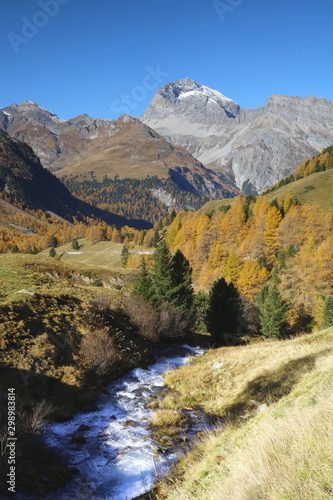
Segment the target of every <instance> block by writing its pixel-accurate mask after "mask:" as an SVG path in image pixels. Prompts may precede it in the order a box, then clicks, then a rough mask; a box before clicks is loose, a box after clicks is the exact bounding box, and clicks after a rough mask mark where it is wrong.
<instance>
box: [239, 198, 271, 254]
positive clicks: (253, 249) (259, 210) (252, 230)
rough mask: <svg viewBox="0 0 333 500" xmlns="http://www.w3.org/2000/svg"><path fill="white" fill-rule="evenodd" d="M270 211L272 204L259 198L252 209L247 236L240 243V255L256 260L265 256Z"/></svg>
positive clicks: (265, 199)
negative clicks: (267, 221)
mask: <svg viewBox="0 0 333 500" xmlns="http://www.w3.org/2000/svg"><path fill="white" fill-rule="evenodd" d="M269 209H270V204H269V202H268V200H267V198H266V197H265V196H258V198H257V200H256V203H255V204H254V206H253V209H252V212H253V217H252V220H251V222H250V224H249V225H248V228H247V234H246V235H245V237H244V239H243V241H242V242H241V243H240V248H239V253H240V255H241V256H243V257H246V258H249V257H251V258H253V259H256V258H258V257H262V256H263V255H264V250H265V240H264V230H265V225H266V216H267V213H268V211H269Z"/></svg>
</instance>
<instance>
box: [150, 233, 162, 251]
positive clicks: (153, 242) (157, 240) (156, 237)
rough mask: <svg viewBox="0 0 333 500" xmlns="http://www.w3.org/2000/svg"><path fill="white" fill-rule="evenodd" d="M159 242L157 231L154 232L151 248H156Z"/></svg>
mask: <svg viewBox="0 0 333 500" xmlns="http://www.w3.org/2000/svg"><path fill="white" fill-rule="evenodd" d="M159 240H160V235H159V232H158V231H155V233H154V238H153V241H152V244H151V246H153V247H156V248H157V246H158V242H159Z"/></svg>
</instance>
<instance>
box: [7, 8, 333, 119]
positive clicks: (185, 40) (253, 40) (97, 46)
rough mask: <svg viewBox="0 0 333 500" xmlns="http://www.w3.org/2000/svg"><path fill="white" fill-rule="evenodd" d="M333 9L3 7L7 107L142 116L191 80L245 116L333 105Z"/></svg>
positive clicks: (64, 115)
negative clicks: (279, 100)
mask: <svg viewBox="0 0 333 500" xmlns="http://www.w3.org/2000/svg"><path fill="white" fill-rule="evenodd" d="M332 18H333V2H332V1H331V0H316V2H314V1H313V0H293V1H290V0H288V1H287V0H279V1H277V0H208V1H206V0H144V1H141V2H139V1H137V0H127V1H126V2H124V1H113V0H94V1H93V0H1V27H0V39H1V52H0V64H1V66H0V67H1V76H0V96H1V99H0V107H5V106H7V105H9V104H11V103H13V102H16V103H20V102H22V101H24V100H28V99H29V100H31V101H34V102H37V103H39V104H40V105H41V106H43V107H45V108H47V109H49V110H51V111H53V112H55V113H56V114H58V116H60V117H61V118H70V117H74V116H76V115H78V114H82V113H87V114H89V115H90V116H92V117H93V118H97V117H104V118H107V119H112V118H117V117H118V116H119V115H120V114H122V113H123V112H127V113H128V114H130V115H132V116H139V115H140V114H141V113H142V112H143V111H144V110H145V108H146V107H147V105H148V104H149V102H150V100H151V98H152V97H153V95H154V92H155V90H156V89H157V88H158V87H160V86H162V85H164V84H165V83H167V82H170V81H175V80H178V79H181V78H185V77H190V78H192V79H194V80H196V81H198V82H199V83H202V84H204V85H208V86H210V87H212V88H215V89H217V90H219V91H220V92H222V93H223V94H224V95H226V96H227V97H230V98H232V99H234V100H235V101H236V102H238V103H239V104H240V105H241V106H242V107H244V108H249V107H252V108H255V107H258V106H262V105H264V103H265V101H266V99H267V98H268V97H269V96H270V95H271V94H288V95H298V96H301V97H304V96H306V95H314V96H316V97H320V96H322V97H325V98H327V99H330V100H333V85H332V80H333V78H332V76H333V69H332V54H333V35H332Z"/></svg>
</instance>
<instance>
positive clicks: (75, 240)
mask: <svg viewBox="0 0 333 500" xmlns="http://www.w3.org/2000/svg"><path fill="white" fill-rule="evenodd" d="M72 248H73V250H80V245H79V242H78V241H77V239H75V238H74V240H73V241H72Z"/></svg>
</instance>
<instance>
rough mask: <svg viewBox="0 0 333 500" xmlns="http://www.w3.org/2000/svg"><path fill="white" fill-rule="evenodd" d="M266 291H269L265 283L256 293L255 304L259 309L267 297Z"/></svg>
mask: <svg viewBox="0 0 333 500" xmlns="http://www.w3.org/2000/svg"><path fill="white" fill-rule="evenodd" d="M268 292H269V288H268V286H267V285H265V286H264V287H263V288H262V289H261V290H260V292H259V293H258V295H257V296H256V304H257V306H258V307H259V309H261V308H262V307H263V306H264V303H265V300H266V298H267V295H268Z"/></svg>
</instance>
